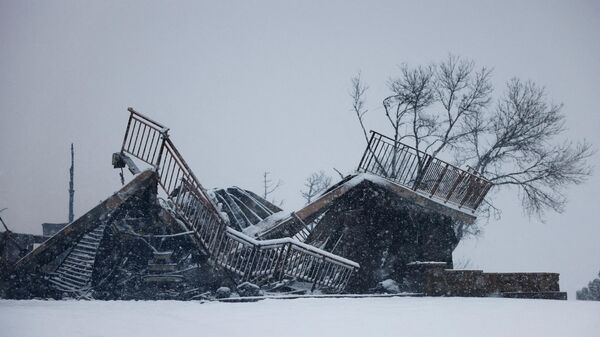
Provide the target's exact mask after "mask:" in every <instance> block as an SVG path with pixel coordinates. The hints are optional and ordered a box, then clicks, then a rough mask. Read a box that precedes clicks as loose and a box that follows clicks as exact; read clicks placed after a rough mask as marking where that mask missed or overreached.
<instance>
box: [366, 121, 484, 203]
mask: <svg viewBox="0 0 600 337" xmlns="http://www.w3.org/2000/svg"><path fill="white" fill-rule="evenodd" d="M358 171H360V172H369V173H373V174H377V175H380V176H383V177H385V178H387V179H390V180H392V181H394V182H396V183H398V184H400V185H403V186H406V187H408V188H410V189H412V190H414V191H417V192H421V193H423V194H425V195H426V196H428V197H429V198H434V199H438V200H441V201H443V202H444V203H450V204H453V205H456V206H458V207H459V208H462V207H464V208H466V209H468V210H470V211H472V212H475V210H477V207H479V205H480V204H481V202H482V201H483V199H484V198H485V196H486V194H487V193H488V192H489V190H490V189H491V188H492V186H493V184H492V183H491V182H490V181H489V180H487V179H485V178H484V177H482V176H480V175H477V174H475V173H473V172H469V171H465V170H462V169H460V168H458V167H456V166H454V165H452V164H449V163H447V162H445V161H443V160H440V159H438V158H435V157H432V156H431V155H429V154H427V153H425V152H423V151H419V150H417V149H415V148H414V147H412V146H409V145H406V144H403V143H401V142H397V141H394V139H392V138H389V137H387V136H384V135H382V134H380V133H378V132H375V131H371V138H370V139H369V144H368V145H367V148H366V149H365V152H364V154H363V157H362V159H361V161H360V164H359V165H358Z"/></svg>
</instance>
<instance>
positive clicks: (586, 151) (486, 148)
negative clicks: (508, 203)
mask: <svg viewBox="0 0 600 337" xmlns="http://www.w3.org/2000/svg"><path fill="white" fill-rule="evenodd" d="M351 88H352V89H351V91H350V96H351V98H352V110H353V112H354V113H355V115H356V116H357V118H358V121H359V123H360V126H361V128H362V130H363V133H364V135H365V136H366V127H365V123H364V117H365V115H366V113H367V111H368V110H367V109H366V107H365V94H366V91H367V89H368V86H367V85H366V84H364V83H362V81H361V77H360V74H359V75H357V76H355V77H353V78H352V86H351ZM388 88H389V90H390V92H391V94H390V95H389V96H387V97H385V98H384V99H383V102H382V105H383V108H384V110H385V117H386V118H387V120H388V122H389V124H390V126H391V131H392V133H393V139H394V140H396V141H402V142H405V143H408V144H409V145H412V146H414V147H415V148H416V149H417V150H418V151H417V155H418V156H419V161H418V162H419V164H420V165H419V168H420V167H421V164H422V160H421V157H420V156H421V152H419V151H423V153H428V154H430V155H432V156H441V157H446V158H452V160H454V162H455V163H456V164H457V165H463V166H465V165H466V166H468V167H470V168H471V170H472V171H474V172H477V173H478V174H481V175H483V176H485V177H486V178H487V179H489V180H491V181H492V182H493V183H494V184H495V185H497V186H501V187H502V186H506V187H509V186H512V187H516V188H518V190H519V192H520V196H521V201H522V206H523V209H524V211H525V212H526V213H528V214H530V215H537V216H539V217H540V218H541V217H542V216H543V215H544V213H545V212H546V211H548V210H552V211H556V212H562V211H563V209H564V206H565V204H566V198H565V195H564V190H565V188H566V187H568V186H570V185H573V184H580V183H582V182H583V181H585V179H586V178H587V177H588V176H589V175H590V174H591V167H590V166H589V165H588V164H587V160H586V159H587V158H589V157H590V156H591V155H592V154H593V153H594V150H593V149H592V147H591V145H590V144H589V143H587V142H586V141H581V142H577V143H574V142H570V141H562V142H561V141H559V139H563V138H564V137H563V133H564V131H565V127H564V115H563V114H562V105H560V104H552V103H549V102H548V98H547V97H546V93H545V90H544V88H543V87H539V86H537V85H536V84H535V83H533V82H531V81H526V82H524V81H521V80H519V79H512V80H510V81H509V82H508V83H507V86H506V91H505V92H504V93H503V94H502V95H501V96H500V97H499V98H497V99H496V102H495V104H493V102H492V98H493V97H492V93H493V87H492V85H491V70H490V69H489V68H486V67H481V68H477V67H476V66H475V63H474V62H473V61H470V60H465V59H463V58H460V57H457V56H453V55H450V56H448V58H447V59H445V60H443V61H441V62H439V63H435V64H431V65H427V66H418V67H416V68H411V67H409V66H407V65H403V66H401V68H400V75H399V76H397V77H394V78H391V79H390V80H389V81H388ZM365 139H366V140H367V141H368V138H365ZM394 153H395V152H394ZM394 159H395V158H394V156H392V165H391V168H392V169H391V170H390V172H386V171H382V173H383V174H388V175H393V174H394V172H395V171H396V170H395V163H394ZM494 211H497V209H496V208H495V207H494V205H493V203H492V202H491V200H489V197H488V198H486V200H485V201H484V203H483V205H482V207H480V213H481V214H482V215H484V217H485V215H486V214H492V213H494ZM496 214H499V213H496ZM476 231H477V230H476V228H462V229H461V233H471V234H472V233H475V232H476Z"/></svg>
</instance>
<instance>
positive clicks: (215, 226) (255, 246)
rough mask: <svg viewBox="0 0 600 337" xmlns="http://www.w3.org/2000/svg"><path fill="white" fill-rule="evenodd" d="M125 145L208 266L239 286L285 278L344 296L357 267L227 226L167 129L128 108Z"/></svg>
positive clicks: (304, 246)
mask: <svg viewBox="0 0 600 337" xmlns="http://www.w3.org/2000/svg"><path fill="white" fill-rule="evenodd" d="M128 110H129V112H130V113H131V114H130V117H129V121H128V123H127V130H126V132H125V137H124V139H123V145H122V148H121V151H122V152H126V153H128V154H130V155H132V156H134V157H136V158H138V159H140V160H142V161H144V162H146V163H148V164H150V165H152V166H154V168H155V169H156V172H157V173H158V176H159V182H160V185H161V187H162V188H163V189H164V191H165V192H166V193H167V195H168V197H169V199H170V200H171V201H172V202H173V203H174V205H175V210H176V211H177V213H178V214H179V215H180V216H181V217H182V218H183V219H185V220H186V223H187V226H189V227H191V228H188V229H191V230H193V231H194V233H195V234H196V235H195V236H196V238H197V239H198V240H199V241H200V242H201V244H202V246H203V247H204V248H205V249H206V250H207V251H208V252H209V253H210V255H211V258H212V260H213V261H214V262H215V263H216V264H218V265H220V266H222V267H223V268H225V269H227V270H229V271H231V272H233V273H235V274H237V275H238V276H239V277H240V278H241V279H242V281H252V282H256V283H262V282H266V281H269V280H273V279H282V278H283V277H285V276H288V277H294V278H296V279H298V280H301V281H304V282H312V283H313V284H314V287H327V288H330V289H333V290H335V291H338V292H339V291H343V290H344V288H345V287H346V285H347V284H348V281H349V280H350V278H351V276H352V274H353V273H354V272H355V271H356V270H358V268H359V265H358V264H357V263H355V262H353V261H350V260H347V259H344V258H343V257H340V256H337V255H334V254H331V253H328V252H326V251H323V250H321V249H318V248H315V247H313V246H310V245H307V244H304V243H301V242H298V241H295V240H293V239H291V238H284V239H275V240H255V239H253V238H251V237H249V236H247V235H245V234H243V233H241V232H238V231H236V230H234V229H232V228H230V227H228V226H227V224H226V221H225V220H224V218H223V216H222V214H221V212H219V210H218V208H217V206H216V205H215V203H214V202H213V201H212V199H211V198H210V197H209V196H208V194H207V192H206V190H205V189H204V188H203V187H202V185H201V184H200V182H199V181H198V179H197V178H196V176H195V175H194V174H193V172H192V170H191V169H190V168H189V166H188V165H187V163H186V162H185V160H184V159H183V158H182V156H181V155H180V153H179V151H177V149H176V148H175V146H174V145H173V143H172V142H171V140H170V139H169V136H168V129H167V128H165V127H164V126H162V125H161V124H159V123H157V122H155V121H153V120H151V119H149V118H147V117H145V116H144V115H142V114H140V113H138V112H137V111H135V110H134V109H132V108H129V109H128Z"/></svg>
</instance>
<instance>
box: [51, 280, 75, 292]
mask: <svg viewBox="0 0 600 337" xmlns="http://www.w3.org/2000/svg"><path fill="white" fill-rule="evenodd" d="M50 282H51V283H52V284H54V285H55V288H58V290H61V291H75V290H77V288H75V287H73V285H71V284H70V283H66V282H65V281H63V279H61V278H58V277H52V278H50Z"/></svg>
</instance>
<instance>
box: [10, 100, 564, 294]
mask: <svg viewBox="0 0 600 337" xmlns="http://www.w3.org/2000/svg"><path fill="white" fill-rule="evenodd" d="M129 112H130V116H129V120H128V123H127V128H126V132H125V136H124V139H123V143H122V147H121V150H120V152H118V153H115V154H114V155H113V165H114V167H115V168H121V169H123V168H125V167H127V168H128V169H129V170H130V171H131V172H132V173H133V174H134V175H135V178H134V179H133V180H132V181H131V182H130V183H128V184H127V185H126V186H124V187H123V189H121V190H120V191H119V192H117V193H116V194H114V195H113V196H111V197H110V198H108V199H106V200H105V201H104V202H103V203H101V204H100V205H98V206H97V207H95V208H94V209H92V210H91V211H90V212H88V213H87V214H86V215H84V216H82V217H81V218H79V219H77V220H75V221H74V222H72V223H71V224H69V225H68V226H67V227H65V228H64V229H63V230H62V231H60V232H59V233H57V234H56V235H54V236H53V237H52V238H50V239H49V240H48V241H46V242H45V243H43V244H42V245H41V246H40V247H38V248H37V249H35V250H33V251H32V252H31V253H29V254H28V255H27V256H25V257H24V258H23V259H21V260H19V261H18V262H17V263H16V264H15V265H14V268H13V270H12V273H11V275H12V276H11V278H10V279H9V280H6V279H5V280H4V281H3V282H5V283H10V287H11V291H10V292H9V293H10V294H9V296H12V297H27V296H30V297H31V296H41V297H57V298H60V297H63V296H70V297H80V298H106V299H117V298H120V299H126V298H179V299H189V298H198V297H199V296H200V297H202V296H206V293H207V292H209V291H211V290H214V289H215V288H216V287H218V286H223V285H227V286H230V287H237V289H238V292H239V293H240V294H241V293H245V294H254V295H256V294H258V292H259V291H261V290H260V287H262V291H269V290H273V291H275V290H281V289H285V290H286V291H308V290H312V291H315V290H319V291H322V292H331V293H340V292H356V293H358V292H360V293H363V292H369V291H378V289H377V285H378V284H381V281H385V280H389V279H393V280H397V281H400V282H399V283H400V288H401V289H400V290H402V291H412V292H425V291H429V292H431V293H436V294H442V293H446V294H456V293H457V292H456V291H455V292H452V291H453V289H456V288H457V286H453V285H449V284H450V283H451V282H450V281H448V280H450V279H451V278H450V277H446V276H445V275H446V274H447V273H446V270H448V268H450V269H451V268H452V251H453V250H454V248H455V247H456V245H457V244H458V240H457V238H456V235H455V233H454V229H453V228H454V226H455V225H456V224H457V223H472V222H474V221H475V220H476V217H475V212H476V210H477V208H478V206H479V205H480V204H481V202H482V201H483V200H484V198H485V196H486V194H487V193H488V192H489V190H490V189H491V188H492V184H491V183H490V182H489V181H488V180H486V179H485V178H484V177H481V176H479V175H477V174H476V173H474V172H470V171H468V170H462V169H460V168H458V167H456V166H454V165H451V164H449V163H447V162H444V161H442V160H440V159H438V158H435V157H432V156H430V155H428V154H426V153H423V152H421V151H418V150H416V149H414V148H412V147H410V146H408V145H405V144H402V143H400V142H395V141H394V140H392V139H390V138H387V137H385V136H384V135H381V134H379V133H376V132H372V133H371V139H370V141H369V144H368V146H367V149H366V150H365V152H364V154H363V156H362V159H361V161H360V164H359V166H358V169H357V172H356V173H355V174H352V175H349V176H347V177H346V178H344V179H342V181H340V182H338V183H337V184H335V185H334V186H332V187H330V188H329V189H328V190H327V191H325V192H324V193H323V194H322V195H321V196H319V197H318V198H316V199H315V200H314V201H312V202H311V203H309V204H308V205H306V206H305V207H303V208H302V209H300V210H297V211H295V212H291V213H287V212H285V211H283V210H282V209H280V208H279V207H277V206H276V205H273V204H272V203H270V202H269V201H267V200H265V199H263V198H261V197H260V196H258V195H256V194H255V193H253V192H251V191H247V190H244V189H241V188H238V187H231V188H226V189H220V190H215V191H211V192H209V191H207V190H206V189H205V188H204V187H203V186H202V184H201V183H200V181H199V179H198V178H197V177H196V176H195V175H194V173H193V172H192V170H191V168H190V167H189V166H188V165H187V163H186V161H185V160H184V158H183V157H182V155H181V154H180V153H179V151H178V150H177V148H176V147H175V145H174V144H173V142H172V140H171V139H170V137H169V133H168V132H169V129H168V128H166V127H164V126H163V125H161V124H160V123H158V122H156V121H153V120H152V119H150V118H148V117H146V116H144V115H142V114H140V113H138V112H136V111H135V110H134V109H132V108H129ZM135 160H137V161H141V162H143V163H145V164H147V165H149V166H150V169H149V170H146V171H143V172H141V171H140V169H139V168H138V166H137V164H136V162H135ZM161 196H162V197H161ZM476 274H477V273H476ZM428 275H429V276H428ZM477 275H478V276H477ZM477 275H476V276H477V277H479V278H480V279H481V278H484V280H483V281H481V280H479V281H477V280H475V279H473V280H474V281H473V282H472V283H473V285H477V287H480V288H481V287H484V288H481V289H479V288H478V289H479V290H476V289H475V288H473V287H471V288H469V287H466V288H468V289H470V290H469V291H470V292H471V293H477V294H486V293H506V294H510V293H516V292H521V293H527V292H532V291H530V290H531V289H533V288H535V290H536V291H537V293H552V295H551V296H550V297H552V296H554V297H561V296H562V295H558V296H556V295H555V294H554V293H557V292H558V276H557V275H556V274H548V275H546V274H544V275H541V274H536V275H533V276H532V277H533V278H534V279H535V278H537V279H540V280H541V281H539V282H538V281H536V282H533V283H534V285H535V286H523V284H524V283H523V282H513V283H514V284H517V283H518V286H513V287H512V288H510V289H508V288H506V287H504V288H502V284H503V283H502V282H498V281H497V279H498V277H496V276H494V277H493V280H494V282H491V281H490V282H487V281H486V280H487V279H490V280H491V279H492V277H488V276H484V275H483V274H477ZM473 277H475V276H473ZM475 278H476V277H475ZM517 278H518V277H517ZM433 279H435V280H437V281H436V282H437V283H435V284H436V286H431V284H430V283H431V282H430V281H431V280H433ZM514 279H516V278H511V280H513V281H514ZM440 280H443V282H445V283H444V284H446V286H445V288H443V289H442V288H440V286H438V285H439V284H440V282H441V281H440ZM476 281H477V282H476ZM428 284H429V286H427V285H428ZM540 284H544V286H543V287H538V286H539V285H540ZM485 287H487V288H485ZM515 287H516V288H515ZM536 287H537V288H536ZM463 288H465V287H463ZM461 289H462V288H461ZM515 289H517V290H515ZM379 290H380V289H379ZM503 290H504V291H503ZM512 290H514V291H512ZM477 291H479V292H477ZM534 292H535V291H534ZM463 293H465V292H463ZM31 294H33V295H31ZM561 294H562V293H561Z"/></svg>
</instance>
